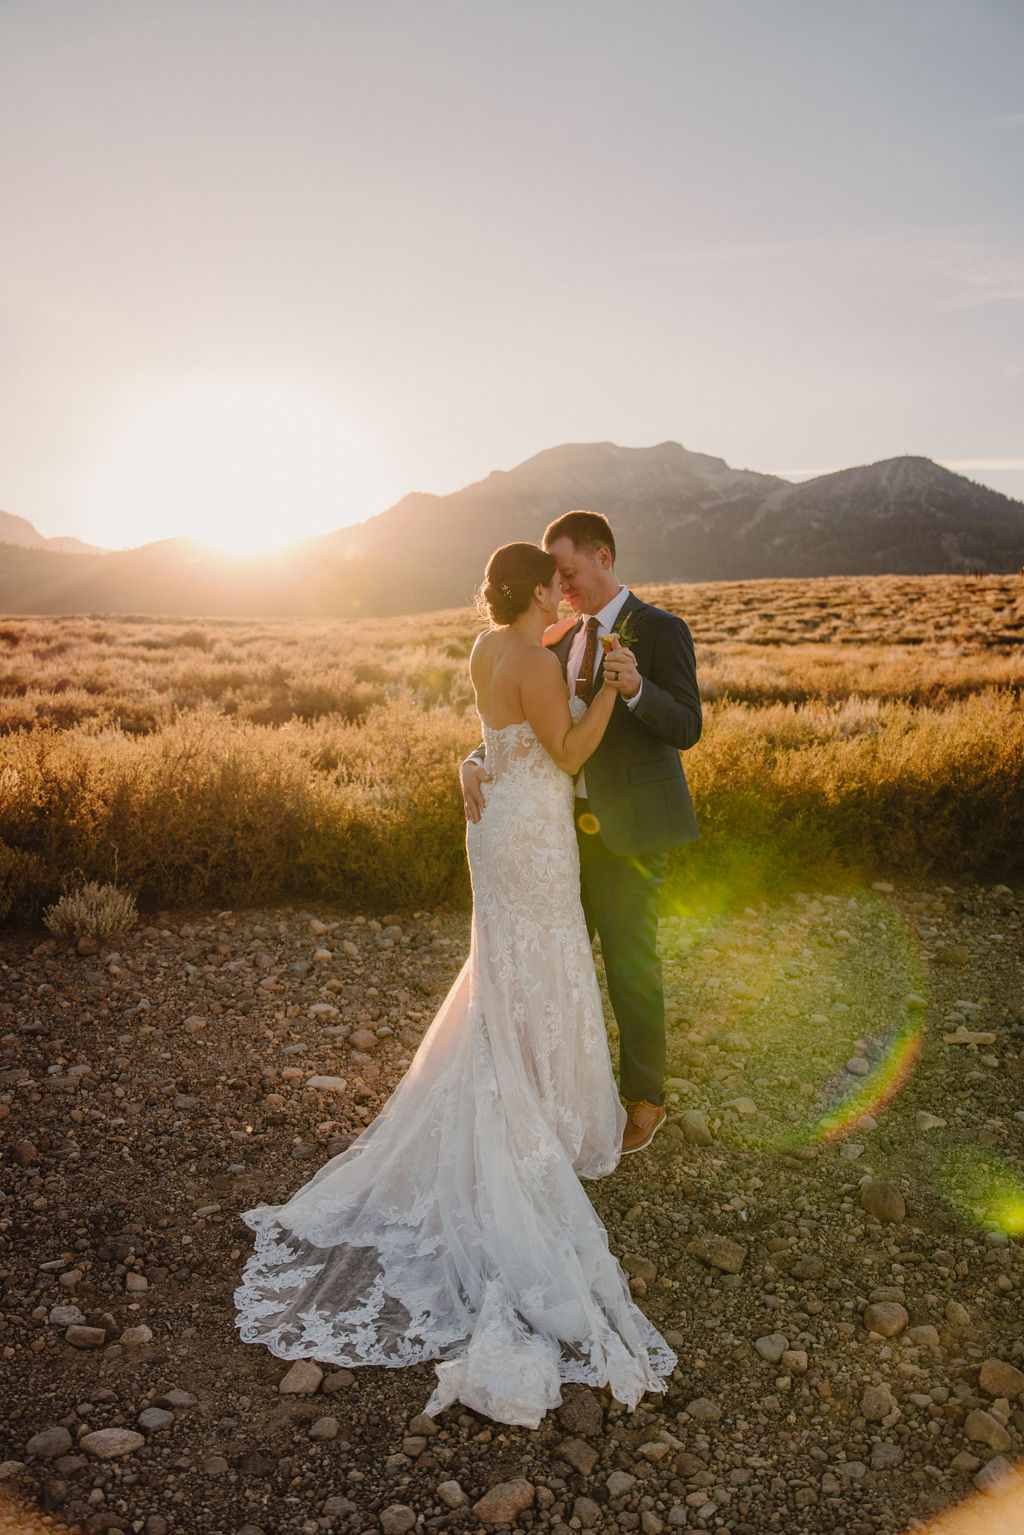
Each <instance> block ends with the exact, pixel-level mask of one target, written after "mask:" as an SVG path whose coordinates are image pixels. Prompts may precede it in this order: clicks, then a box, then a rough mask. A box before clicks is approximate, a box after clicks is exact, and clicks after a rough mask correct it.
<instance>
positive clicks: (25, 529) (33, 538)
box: [0, 512, 107, 554]
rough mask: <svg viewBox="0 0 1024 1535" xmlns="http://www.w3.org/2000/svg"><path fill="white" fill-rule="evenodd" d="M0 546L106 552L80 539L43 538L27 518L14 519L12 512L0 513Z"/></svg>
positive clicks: (82, 552) (93, 552)
mask: <svg viewBox="0 0 1024 1535" xmlns="http://www.w3.org/2000/svg"><path fill="white" fill-rule="evenodd" d="M0 544H17V545H18V547H19V548H22V549H52V550H55V551H56V552H58V553H63V554H105V553H106V552H107V551H106V550H105V549H100V548H98V547H97V546H96V545H95V544H84V543H83V542H82V540H81V539H80V538H44V537H43V535H42V533H40V532H39V531H38V529H37V528H34V527H33V526H32V524H31V523H30V522H29V520H28V518H27V517H15V516H14V514H13V513H12V512H0Z"/></svg>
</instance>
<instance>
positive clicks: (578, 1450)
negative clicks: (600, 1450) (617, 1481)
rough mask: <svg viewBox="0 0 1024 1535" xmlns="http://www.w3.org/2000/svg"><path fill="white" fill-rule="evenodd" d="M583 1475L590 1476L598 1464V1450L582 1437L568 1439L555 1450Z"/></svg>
mask: <svg viewBox="0 0 1024 1535" xmlns="http://www.w3.org/2000/svg"><path fill="white" fill-rule="evenodd" d="M555 1453H556V1454H557V1455H559V1456H560V1457H561V1458H562V1460H564V1461H567V1462H568V1463H569V1465H570V1466H572V1468H573V1470H574V1471H578V1472H579V1473H580V1475H581V1476H589V1475H590V1473H591V1471H593V1469H594V1467H595V1466H596V1465H597V1459H598V1455H597V1451H596V1450H595V1449H594V1448H593V1446H592V1445H589V1444H587V1443H585V1441H584V1440H582V1439H566V1440H565V1442H564V1443H563V1444H560V1445H559V1446H558V1449H557V1451H556V1452H555Z"/></svg>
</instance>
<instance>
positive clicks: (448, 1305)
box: [235, 700, 676, 1428]
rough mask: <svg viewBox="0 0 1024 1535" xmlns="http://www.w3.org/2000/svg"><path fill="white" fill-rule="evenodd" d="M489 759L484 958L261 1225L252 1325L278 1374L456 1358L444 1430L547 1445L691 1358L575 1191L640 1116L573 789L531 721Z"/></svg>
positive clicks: (251, 1286)
mask: <svg viewBox="0 0 1024 1535" xmlns="http://www.w3.org/2000/svg"><path fill="white" fill-rule="evenodd" d="M573 704H574V707H575V709H577V710H578V709H579V708H580V707H581V706H580V705H579V704H578V703H577V702H576V700H573ZM484 740H485V744H486V750H487V757H486V766H487V770H488V772H489V773H490V775H491V779H492V782H491V783H490V784H489V785H488V787H487V791H486V792H487V808H486V811H485V813H484V815H483V816H482V818H481V820H480V821H479V823H477V824H475V825H473V824H471V825H470V826H469V828H468V832H467V846H468V852H469V865H470V873H471V876H472V883H473V900H474V905H473V927H472V939H471V945H470V953H469V958H468V960H467V961H466V964H465V965H464V967H463V969H462V971H461V973H460V975H459V977H458V979H457V980H456V982H455V984H454V985H453V986H452V989H451V991H450V992H449V993H448V996H447V998H446V999H445V1001H444V1003H443V1004H442V1006H441V1009H440V1011H439V1013H438V1014H437V1017H436V1018H435V1019H434V1021H433V1023H432V1024H431V1026H430V1028H429V1029H428V1031H427V1033H426V1035H425V1036H424V1039H423V1042H422V1043H421V1045H420V1047H419V1049H418V1050H417V1052H416V1056H415V1058H414V1060H413V1062H412V1064H411V1066H410V1067H409V1070H408V1071H407V1073H406V1075H405V1077H404V1078H403V1079H402V1081H401V1083H400V1084H399V1086H398V1087H397V1089H396V1090H395V1092H394V1093H393V1095H392V1096H391V1098H390V1099H389V1100H388V1102H387V1104H386V1105H385V1107H384V1108H383V1109H382V1111H381V1113H380V1114H379V1115H378V1116H377V1118H376V1119H375V1120H374V1121H373V1123H372V1124H371V1125H370V1126H369V1128H368V1129H367V1130H366V1131H365V1132H364V1133H363V1134H362V1135H361V1136H360V1137H359V1139H358V1141H356V1142H355V1143H354V1144H353V1145H352V1146H351V1147H350V1148H349V1149H348V1150H347V1151H345V1152H342V1154H341V1155H340V1156H337V1157H335V1158H334V1159H333V1160H332V1161H330V1162H328V1163H327V1164H326V1165H325V1166H324V1167H322V1168H321V1169H320V1170H319V1172H317V1173H316V1174H315V1175H314V1177H313V1178H312V1179H311V1180H310V1181H309V1182H308V1183H307V1184H306V1185H305V1187H304V1188H302V1189H300V1190H299V1191H298V1193H297V1194H295V1195H293V1196H292V1198H291V1199H290V1200H289V1201H288V1202H287V1203H286V1204H283V1205H279V1206H272V1205H262V1206H259V1207H258V1208H256V1209H253V1210H249V1211H247V1212H246V1213H245V1214H244V1216H243V1219H244V1220H245V1221H246V1222H247V1224H248V1225H249V1226H250V1227H251V1228H252V1229H253V1231H255V1233H256V1247H255V1251H254V1253H253V1255H252V1256H251V1257H250V1259H249V1261H248V1263H247V1264H246V1267H245V1272H244V1275H243V1278H242V1282H241V1285H240V1286H239V1288H238V1290H236V1292H235V1304H236V1306H237V1308H238V1316H237V1321H236V1325H237V1326H238V1328H239V1330H240V1332H241V1336H242V1338H243V1340H244V1341H245V1342H247V1343H263V1344H266V1346H267V1347H268V1348H269V1349H270V1350H271V1351H272V1352H273V1353H274V1354H276V1355H278V1356H279V1357H280V1358H282V1359H299V1358H311V1359H317V1360H320V1361H322V1362H324V1363H328V1362H329V1363H332V1364H336V1365H344V1366H348V1367H352V1366H357V1365H388V1366H399V1365H408V1364H417V1363H420V1362H422V1361H425V1360H439V1361H441V1362H440V1363H439V1364H438V1366H437V1376H438V1382H437V1387H436V1389H435V1391H434V1393H433V1395H432V1397H431V1398H430V1401H429V1402H428V1403H427V1406H426V1409H425V1410H426V1411H427V1412H428V1413H431V1414H437V1413H439V1412H441V1411H442V1410H443V1409H444V1408H445V1407H447V1406H449V1405H450V1404H451V1403H453V1402H455V1401H459V1402H462V1403H464V1404H465V1405H466V1406H468V1407H471V1408H474V1409H475V1410H476V1411H478V1412H481V1413H484V1414H486V1415H487V1416H488V1417H490V1418H494V1419H497V1420H499V1421H500V1422H502V1423H515V1424H523V1425H526V1426H528V1427H531V1428H535V1427H536V1426H537V1425H538V1424H539V1422H540V1420H541V1419H542V1418H543V1416H544V1414H545V1413H546V1412H547V1411H548V1410H549V1409H550V1408H552V1407H555V1406H557V1405H558V1403H559V1401H560V1400H561V1384H562V1382H564V1381H585V1382H588V1383H590V1384H592V1385H599V1386H600V1385H608V1386H609V1387H610V1388H611V1390H612V1392H613V1394H614V1395H615V1396H616V1397H617V1398H618V1399H619V1401H621V1402H624V1403H626V1404H627V1405H628V1406H630V1407H633V1406H635V1405H636V1403H637V1401H638V1400H639V1398H640V1397H641V1396H642V1395H643V1393H644V1392H645V1391H663V1390H664V1389H665V1379H664V1377H666V1376H667V1375H669V1374H670V1373H671V1371H672V1369H673V1367H674V1365H675V1362H676V1361H675V1356H674V1354H673V1353H672V1351H671V1349H669V1347H668V1345H667V1344H666V1343H665V1341H664V1339H663V1338H662V1337H661V1336H660V1334H659V1333H658V1332H657V1331H656V1330H655V1328H654V1327H653V1326H652V1325H651V1323H650V1322H648V1320H647V1318H646V1317H645V1316H644V1315H643V1313H642V1312H641V1311H639V1310H638V1308H637V1307H636V1305H635V1304H634V1302H633V1300H632V1297H631V1295H630V1292H629V1287H628V1285H627V1283H626V1279H625V1276H624V1275H623V1272H622V1270H621V1268H620V1267H619V1264H618V1263H617V1261H616V1260H615V1258H614V1257H613V1256H612V1255H611V1253H610V1252H609V1250H608V1238H607V1234H606V1232H605V1229H604V1227H603V1225H602V1224H601V1222H600V1220H599V1219H598V1218H597V1215H596V1214H595V1212H594V1209H593V1206H592V1205H591V1203H590V1201H589V1199H588V1198H587V1196H586V1194H585V1193H584V1191H583V1188H582V1187H581V1185H580V1182H579V1178H580V1177H585V1178H599V1177H601V1176H602V1175H603V1174H605V1173H609V1172H611V1171H612V1169H613V1168H614V1167H615V1166H616V1164H617V1162H618V1160H619V1155H620V1145H621V1138H622V1129H623V1125H624V1123H625V1114H624V1111H623V1109H622V1107H621V1105H620V1103H619V1099H618V1094H617V1092H616V1090H615V1082H614V1078H613V1076H612V1070H611V1062H610V1060H609V1056H608V1043H607V1039H606V1036H605V1031H604V1020H603V1016H602V1009H601V998H600V993H599V991H598V986H597V979H596V976H595V973H594V963H593V957H592V954H591V950H590V943H589V940H588V937H587V932H586V927H585V924H584V919H583V912H582V909H581V907H580V903H579V899H578V896H577V894H576V891H577V889H578V870H579V862H578V852H577V848H576V837H575V831H574V828H573V820H572V806H573V787H572V780H571V779H570V778H569V777H568V776H567V775H566V774H565V773H563V772H562V771H561V770H560V769H559V768H557V767H556V766H555V764H554V762H553V761H552V759H551V758H550V757H549V756H548V754H547V752H546V751H545V750H544V748H543V747H542V746H541V745H540V743H539V741H538V740H537V738H536V736H535V735H534V734H533V731H532V730H531V728H530V726H529V725H528V724H526V723H525V722H524V723H522V724H517V725H508V726H506V727H505V728H504V729H502V730H492V729H490V728H489V727H486V726H485V727H484Z"/></svg>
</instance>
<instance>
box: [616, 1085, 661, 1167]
mask: <svg viewBox="0 0 1024 1535" xmlns="http://www.w3.org/2000/svg"><path fill="white" fill-rule="evenodd" d="M625 1109H626V1128H625V1130H623V1132H622V1155H623V1156H628V1154H629V1153H630V1152H631V1151H643V1149H644V1147H645V1146H649V1145H650V1144H651V1142H652V1141H653V1139H654V1137H655V1136H656V1135H657V1133H658V1131H659V1130H660V1129H661V1127H662V1125H663V1124H664V1123H665V1110H664V1109H663V1108H661V1107H659V1105H658V1104H656V1103H647V1102H645V1101H644V1100H643V1099H641V1100H640V1102H639V1103H627V1104H626V1105H625Z"/></svg>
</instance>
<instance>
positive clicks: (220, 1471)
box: [202, 1455, 231, 1476]
mask: <svg viewBox="0 0 1024 1535" xmlns="http://www.w3.org/2000/svg"><path fill="white" fill-rule="evenodd" d="M202 1465H203V1470H204V1471H205V1472H206V1474H207V1476H223V1475H224V1474H225V1472H227V1471H230V1469H231V1467H230V1466H229V1465H228V1463H227V1460H226V1459H225V1457H224V1456H223V1455H207V1456H205V1457H204V1458H203V1462H202Z"/></svg>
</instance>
